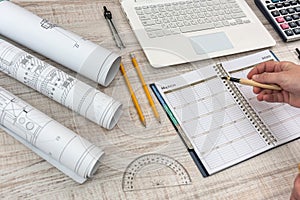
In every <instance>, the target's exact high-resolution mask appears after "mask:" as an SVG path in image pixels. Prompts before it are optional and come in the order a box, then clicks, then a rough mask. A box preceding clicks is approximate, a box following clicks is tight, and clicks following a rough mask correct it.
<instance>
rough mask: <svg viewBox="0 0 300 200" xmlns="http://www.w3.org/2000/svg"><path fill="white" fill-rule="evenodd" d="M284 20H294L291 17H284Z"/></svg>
mask: <svg viewBox="0 0 300 200" xmlns="http://www.w3.org/2000/svg"><path fill="white" fill-rule="evenodd" d="M284 19H285V21H288V22H289V21H292V20H293V18H292V17H291V16H289V15H287V16H284Z"/></svg>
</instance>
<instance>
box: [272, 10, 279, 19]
mask: <svg viewBox="0 0 300 200" xmlns="http://www.w3.org/2000/svg"><path fill="white" fill-rule="evenodd" d="M271 13H272V15H273V17H277V16H280V13H279V12H278V10H274V11H272V12H271Z"/></svg>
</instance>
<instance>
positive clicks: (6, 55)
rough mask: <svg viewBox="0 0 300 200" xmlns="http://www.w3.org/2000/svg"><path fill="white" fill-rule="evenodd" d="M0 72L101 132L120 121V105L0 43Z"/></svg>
mask: <svg viewBox="0 0 300 200" xmlns="http://www.w3.org/2000/svg"><path fill="white" fill-rule="evenodd" d="M0 70H1V71H2V72H4V73H6V74H7V75H9V76H11V77H13V78H15V79H17V80H18V81H20V82H22V83H24V84H25V85H27V86H29V87H31V88H33V89H35V90H37V91H38V92H40V93H42V94H44V95H46V96H48V97H50V98H51V99H53V100H55V101H57V102H58V103H61V104H62V105H64V106H66V107H68V108H70V109H72V110H73V111H75V112H77V113H79V114H81V115H82V116H84V117H86V118H87V119H89V120H91V121H93V122H95V123H97V124H99V125H101V126H103V127H104V128H107V129H112V128H113V127H114V126H115V125H116V123H117V121H118V120H119V118H120V115H121V109H122V105H121V103H120V102H118V101H116V100H114V99H113V98H112V97H109V96H107V95H106V94H104V93H102V92H100V91H98V90H96V89H95V88H93V87H91V86H89V85H88V84H86V83H84V82H82V81H80V80H78V79H76V78H75V77H72V76H70V75H68V74H66V73H65V72H63V71H61V70H59V69H57V68H55V67H53V66H51V65H49V64H47V63H45V62H43V61H41V60H40V59H38V58H36V57H34V56H33V55H31V54H28V53H26V52H25V51H23V50H22V49H19V48H17V47H16V46H14V45H12V44H10V43H8V42H6V41H4V40H1V39H0Z"/></svg>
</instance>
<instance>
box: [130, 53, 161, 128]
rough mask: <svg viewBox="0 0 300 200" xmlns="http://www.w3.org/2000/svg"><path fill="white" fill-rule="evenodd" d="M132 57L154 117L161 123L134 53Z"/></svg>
mask: <svg viewBox="0 0 300 200" xmlns="http://www.w3.org/2000/svg"><path fill="white" fill-rule="evenodd" d="M130 57H131V61H132V64H133V66H134V67H135V69H136V71H137V73H138V76H139V78H140V81H141V82H142V86H143V89H144V91H145V93H146V96H147V99H148V101H149V104H150V106H151V108H152V110H153V113H154V116H155V117H156V119H157V120H158V122H159V123H161V121H160V117H159V114H158V112H157V109H156V107H155V104H154V101H153V99H152V97H151V95H150V92H149V89H148V87H147V84H146V82H145V80H144V77H143V75H142V72H141V70H140V67H139V65H138V63H137V60H136V58H135V55H134V54H133V53H131V54H130Z"/></svg>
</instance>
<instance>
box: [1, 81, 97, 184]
mask: <svg viewBox="0 0 300 200" xmlns="http://www.w3.org/2000/svg"><path fill="white" fill-rule="evenodd" d="M0 127H1V128H2V129H4V130H5V131H6V132H7V133H8V134H10V135H11V136H12V137H14V138H15V139H17V140H18V141H19V142H21V143H23V144H24V145H25V146H27V147H28V148H30V149H31V150H33V151H34V152H35V153H37V154H38V155H39V156H41V157H42V158H43V159H45V160H47V161H48V162H49V163H51V164H52V165H53V166H55V167H56V168H58V169H59V170H61V171H62V172H63V173H65V174H66V175H68V176H70V177H71V178H72V179H74V180H75V181H77V182H78V183H83V182H84V181H86V180H87V179H88V178H90V177H92V175H93V174H94V173H95V172H96V170H97V168H98V167H99V164H100V162H99V159H100V157H101V156H102V155H103V151H102V150H101V149H100V148H99V147H96V146H95V145H93V144H91V143H90V142H89V141H87V140H85V139H84V138H82V137H80V136H79V135H77V134H76V133H74V132H73V131H71V130H70V129H67V128H66V127H64V126H63V125H61V124H59V123H58V122H57V121H55V120H53V119H51V118H50V117H48V116H47V115H45V114H44V113H42V112H40V111H39V110H37V109H35V108H34V107H32V106H30V105H29V104H27V103H26V102H24V101H23V100H21V99H19V98H18V97H16V96H14V95H13V94H11V93H9V92H8V91H6V90H5V89H3V88H1V87H0Z"/></svg>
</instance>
